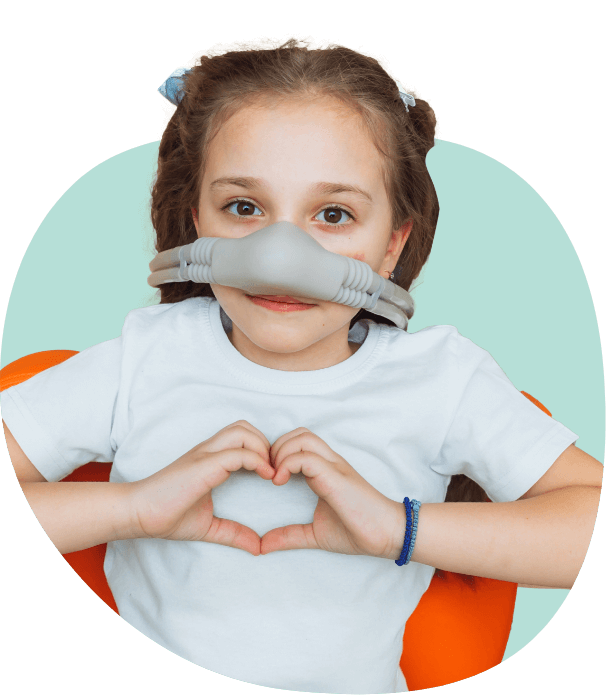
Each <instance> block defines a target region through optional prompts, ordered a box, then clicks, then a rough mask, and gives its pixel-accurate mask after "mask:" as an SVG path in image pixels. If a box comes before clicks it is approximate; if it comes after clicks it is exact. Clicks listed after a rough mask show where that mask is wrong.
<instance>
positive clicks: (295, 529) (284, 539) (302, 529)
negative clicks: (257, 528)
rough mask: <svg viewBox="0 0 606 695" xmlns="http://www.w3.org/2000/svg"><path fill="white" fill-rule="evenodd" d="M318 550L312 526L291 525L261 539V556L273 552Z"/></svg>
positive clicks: (268, 533)
mask: <svg viewBox="0 0 606 695" xmlns="http://www.w3.org/2000/svg"><path fill="white" fill-rule="evenodd" d="M298 549H303V550H319V549H320V546H319V545H318V543H317V541H316V537H315V535H314V531H313V524H291V525H290V526H282V527H280V528H274V529H272V530H271V531H268V532H267V533H266V534H265V535H264V536H263V538H262V539H261V554H262V555H265V554H266V553H273V552H274V551H275V550H298Z"/></svg>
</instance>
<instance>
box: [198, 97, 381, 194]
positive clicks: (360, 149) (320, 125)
mask: <svg viewBox="0 0 606 695" xmlns="http://www.w3.org/2000/svg"><path fill="white" fill-rule="evenodd" d="M382 164H383V160H382V155H381V154H380V153H379V151H378V150H377V148H376V146H375V144H374V142H373V139H372V137H371V135H370V133H369V132H368V130H367V128H366V126H365V124H364V122H363V120H362V118H361V117H360V115H359V114H358V113H356V112H355V111H354V110H353V109H352V108H350V107H348V106H347V105H346V104H344V103H343V102H341V101H339V100H337V99H334V98H316V99H294V98H293V99H289V100H284V101H278V102H273V103H272V102H267V101H263V102H259V103H255V104H251V105H247V106H243V107H242V108H240V109H239V110H238V111H236V112H235V113H234V114H233V115H232V116H231V118H229V119H228V120H227V121H226V122H225V123H224V124H223V125H222V126H221V128H220V129H219V131H218V132H217V134H216V135H215V137H214V138H213V140H212V141H211V143H210V147H209V150H208V153H207V160H206V166H205V170H206V174H208V177H211V176H212V177H213V178H214V177H215V176H216V175H218V176H225V175H238V174H240V175H248V176H259V177H270V178H271V177H277V178H280V177H290V178H292V177H293V176H297V177H301V178H303V179H305V178H309V177H310V176H311V177H312V178H313V179H316V180H333V178H334V177H335V176H336V177H337V180H341V179H358V180H363V182H364V184H365V185H366V186H371V187H375V188H376V187H382V186H383V176H382ZM327 177H328V178H327ZM204 178H205V179H207V176H206V175H205V177H204ZM207 180H208V179H207Z"/></svg>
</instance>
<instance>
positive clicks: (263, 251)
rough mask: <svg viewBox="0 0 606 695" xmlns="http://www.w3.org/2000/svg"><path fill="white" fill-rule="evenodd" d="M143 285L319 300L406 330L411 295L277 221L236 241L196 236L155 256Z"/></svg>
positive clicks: (286, 223)
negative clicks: (191, 285) (195, 285)
mask: <svg viewBox="0 0 606 695" xmlns="http://www.w3.org/2000/svg"><path fill="white" fill-rule="evenodd" d="M149 268H150V270H151V271H152V273H151V275H150V276H149V277H148V278H147V282H148V284H149V285H151V286H152V287H158V286H159V285H162V284H163V283H165V282H187V281H188V280H191V281H192V282H208V283H210V284H216V285H225V286H227V287H235V288H237V289H240V290H244V291H245V292H246V293H248V294H251V295H257V294H265V295H288V296H292V297H300V298H305V299H321V300H325V301H329V302H337V303H338V304H345V305H346V306H350V307H352V308H355V309H366V310H367V311H370V312H372V313H374V314H377V315H379V316H383V317H384V318H386V319H389V320H390V321H393V323H395V324H396V326H398V328H402V329H404V330H406V328H407V326H408V320H409V319H410V318H411V317H412V315H413V312H414V302H413V299H412V297H411V296H410V294H408V292H407V291H406V290H404V289H402V288H401V287H399V286H398V285H396V284H394V283H393V282H390V281H389V280H386V279H385V278H383V277H381V276H380V275H379V274H377V273H375V272H374V271H373V270H372V268H371V267H370V266H369V265H368V264H367V263H364V262H363V261H358V260H356V259H354V258H348V257H347V256H341V255H339V254H338V253H332V252H331V251H327V250H326V249H325V248H323V247H322V246H321V245H320V244H319V243H318V242H317V241H315V239H313V238H312V237H311V236H310V235H309V234H307V233H306V232H304V231H303V230H302V229H300V228H299V227H297V226H296V225H294V224H291V223H290V222H276V223H275V224H271V225H269V226H268V227H263V228H262V229H259V230H258V231H256V232H253V233H252V234H248V235H247V236H245V237H241V238H239V239H225V238H223V237H201V238H199V239H196V241H194V242H193V243H191V244H186V245H185V246H177V247H176V248H174V249H170V250H168V251H162V252H161V253H159V254H158V255H157V256H156V257H155V258H154V259H153V260H152V262H151V263H150V264H149Z"/></svg>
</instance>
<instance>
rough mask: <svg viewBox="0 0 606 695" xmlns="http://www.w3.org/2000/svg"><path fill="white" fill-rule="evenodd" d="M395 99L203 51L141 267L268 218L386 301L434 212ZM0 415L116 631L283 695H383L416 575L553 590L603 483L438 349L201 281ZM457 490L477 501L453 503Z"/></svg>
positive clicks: (461, 359) (422, 250) (567, 440)
mask: <svg viewBox="0 0 606 695" xmlns="http://www.w3.org/2000/svg"><path fill="white" fill-rule="evenodd" d="M407 96H408V100H407V101H406V103H405V102H404V101H403V100H402V98H401V96H400V93H399V90H398V87H397V85H396V83H395V82H394V81H393V80H392V79H391V78H390V77H389V76H388V75H387V74H386V73H385V71H384V70H383V69H382V68H381V67H380V65H379V64H378V63H377V62H376V61H374V60H372V59H370V58H367V57H365V56H362V55H360V54H358V53H356V52H354V51H351V50H348V49H346V48H342V47H331V48H328V49H322V50H308V49H307V48H306V47H305V46H302V45H299V44H298V43H297V42H295V41H289V42H287V43H286V44H284V45H282V46H280V47H279V48H276V49H272V50H243V51H236V52H229V53H227V54H224V55H219V56H215V57H207V56H205V57H202V59H201V61H200V65H198V66H196V67H195V68H194V69H193V70H192V71H191V72H189V73H186V74H185V75H183V76H182V88H181V90H180V93H179V94H178V95H176V98H175V101H177V102H178V106H177V109H176V112H175V114H174V116H173V118H172V119H171V121H170V123H169V125H168V127H167V129H166V131H165V133H164V135H163V138H162V142H161V146H160V153H159V162H158V175H157V179H156V182H155V185H154V189H153V194H152V221H153V224H154V228H155V231H156V234H157V243H156V250H157V251H158V252H161V251H165V250H168V249H172V248H174V247H176V246H181V245H184V244H188V243H191V242H193V241H194V240H195V239H196V238H198V237H203V236H209V237H224V238H238V237H243V236H245V235H249V234H253V233H255V232H256V231H258V230H260V229H262V228H264V227H266V226H269V225H270V224H273V223H275V222H277V221H288V222H291V223H293V224H296V225H297V226H299V227H300V228H302V229H304V230H305V231H306V232H307V233H308V234H310V235H311V236H312V237H313V238H314V239H315V240H316V241H318V242H319V243H320V244H321V245H322V246H323V247H324V248H325V249H327V250H329V251H332V252H334V253H337V254H340V255H343V256H349V257H352V258H357V259H359V260H362V261H365V262H366V263H368V264H369V265H370V266H371V268H372V269H373V270H374V271H375V272H377V273H379V274H381V275H382V276H384V277H386V278H389V277H391V276H392V273H393V275H394V278H395V281H396V282H397V283H398V284H399V285H400V286H401V287H403V288H404V289H406V290H408V289H410V286H411V283H412V282H413V280H414V279H415V278H416V277H417V276H418V275H419V273H420V271H421V268H422V267H423V265H424V263H425V261H426V260H427V258H428V255H429V253H430V250H431V245H432V241H433V235H434V231H435V227H436V223H437V217H438V203H437V198H436V194H435V190H434V188H433V185H432V182H431V179H430V177H429V174H428V172H427V168H426V166H425V157H426V154H427V152H428V151H429V149H430V148H431V147H432V146H433V141H434V131H435V117H434V114H433V111H432V109H431V108H430V106H429V105H428V104H427V103H426V102H424V101H422V100H418V99H416V100H415V99H411V98H410V95H407ZM2 413H3V418H4V421H5V431H6V436H7V441H8V446H9V452H10V454H11V458H12V460H13V462H14V465H15V469H16V471H17V475H18V477H19V479H20V481H21V482H22V486H23V489H24V492H25V494H26V496H27V498H28V501H29V502H30V504H31V505H32V507H33V509H34V511H35V513H36V516H37V517H38V519H39V520H40V522H41V524H42V526H43V527H44V529H45V530H46V532H47V533H48V534H49V536H50V537H51V539H52V540H53V542H54V543H55V545H56V546H57V547H58V548H59V549H60V550H61V551H62V552H64V553H65V552H70V551H74V550H77V549H81V548H85V547H89V546H92V545H96V544H99V543H103V542H106V541H109V544H108V552H107V556H106V563H105V570H106V574H107V577H108V581H109V584H110V587H111V589H112V592H113V594H114V597H115V599H116V603H117V605H118V608H119V610H120V614H121V615H122V616H123V617H124V618H125V619H126V620H127V621H129V622H130V623H131V624H132V625H134V626H135V627H137V628H138V629H139V630H141V631H142V632H143V633H144V634H146V635H147V636H149V637H150V638H152V639H153V640H155V641H156V642H158V643H160V644H162V645H163V646H165V647H166V648H167V649H170V650H171V651H173V652H175V653H177V654H179V655H181V656H183V657H184V658H186V659H189V660H190V661H193V662H195V663H197V664H199V665H201V666H203V667H205V668H208V669H211V670H213V671H216V672H218V673H221V674H224V675H227V676H230V677H232V678H236V679H239V680H242V681H247V682H250V683H255V684H259V685H265V686H270V687H276V688H284V689H291V690H302V691H308V692H327V693H345V692H347V693H368V692H374V693H379V692H385V693H387V692H400V691H405V690H406V683H405V680H404V678H403V675H402V673H401V671H400V670H399V668H398V661H399V657H400V652H401V648H402V637H403V632H404V628H405V623H406V620H407V618H408V617H409V616H410V614H411V613H412V611H413V610H414V608H415V607H416V605H417V603H418V601H419V599H420V598H421V596H422V595H423V593H424V591H425V590H426V589H427V587H428V585H429V582H430V580H431V577H432V575H433V572H434V568H435V567H441V568H443V569H446V570H451V571H454V572H460V573H465V574H470V575H476V576H486V577H494V578H497V579H504V580H508V581H512V582H518V583H522V584H531V585H541V586H556V587H564V588H568V587H570V586H572V583H573V582H574V579H575V577H576V575H577V573H578V571H579V568H580V566H581V563H582V561H583V558H584V555H585V552H586V549H587V546H588V543H589V539H590V536H591V532H592V529H593V525H594V522H595V517H596V512H597V505H598V499H599V492H600V490H599V488H600V485H601V472H602V467H601V465H600V463H599V462H598V461H596V460H595V459H593V458H592V457H591V456H589V455H588V454H586V453H585V452H583V451H581V450H579V449H577V448H576V447H575V446H574V442H575V441H576V439H577V435H575V434H574V433H573V432H571V431H570V430H569V429H568V428H566V427H565V426H564V425H562V424H561V423H559V422H557V421H555V420H552V419H551V418H549V417H548V416H547V415H545V414H544V413H542V412H541V411H540V410H539V409H538V408H536V407H535V406H534V405H533V404H531V403H530V402H528V401H527V400H526V398H525V397H524V396H522V395H521V394H520V393H519V392H518V391H517V389H516V388H515V387H514V386H513V385H512V384H511V382H510V381H509V380H508V379H507V377H506V376H505V374H504V373H503V372H502V370H501V369H500V368H499V367H498V365H497V364H496V363H495V362H494V360H493V359H492V357H491V356H490V355H489V353H487V352H486V351H485V350H482V349H481V348H479V347H477V346H476V345H474V344H473V343H472V342H471V341H469V340H468V339H466V338H464V337H463V336H461V335H460V334H459V333H458V332H457V330H456V329H455V328H454V327H452V326H431V327H429V328H425V329H423V330H420V331H418V332H416V333H408V332H406V331H403V330H401V329H398V328H396V327H394V326H393V325H391V324H390V323H389V322H388V321H386V320H384V319H382V318H381V317H378V316H376V315H374V314H368V313H364V312H362V313H359V312H357V310H355V309H352V308H350V307H348V306H345V305H342V304H337V303H331V302H327V301H323V300H310V299H309V298H307V297H290V296H288V297H287V296H282V297H280V296H275V295H268V296H259V295H251V294H247V293H246V292H244V291H242V290H238V289H235V288H231V287H225V286H220V285H216V284H212V285H210V286H209V285H204V284H199V283H193V282H174V283H167V284H163V285H162V286H161V288H160V304H158V305H156V306H151V307H146V308H142V309H136V310H134V311H131V312H130V313H129V314H128V316H127V318H126V321H125V324H124V328H123V331H122V335H121V337H120V338H116V339H114V340H110V341H107V342H104V343H101V344H99V345H96V346H93V347H92V348H89V349H88V350H85V351H83V352H81V353H79V354H78V355H76V356H74V357H72V358H71V359H70V360H68V361H66V362H64V363H62V364H60V365H58V366H57V367H53V368H51V369H49V370H47V371H45V372H42V373H41V374H39V375H37V376H35V377H33V378H32V379H30V380H29V381H27V382H25V383H23V384H21V385H19V386H16V387H13V388H11V389H8V390H7V391H5V392H3V394H2ZM91 460H97V461H113V466H112V477H111V482H110V483H107V484H102V483H61V484H60V485H59V484H56V483H55V482H53V481H58V480H60V479H61V478H63V477H65V476H66V475H67V474H68V473H69V472H71V471H72V470H74V469H75V468H77V467H78V466H80V465H83V464H85V463H87V462H89V461H91ZM462 475H465V476H467V478H465V479H463V478H457V480H459V481H463V484H464V486H465V489H462V488H461V489H459V490H458V491H457V490H453V488H452V487H451V488H449V483H451V481H452V480H453V478H454V476H462ZM478 484H479V485H480V486H481V487H479V486H478ZM474 486H475V487H474ZM482 490H485V491H486V493H487V494H488V496H489V497H490V499H492V500H493V502H495V504H486V505H475V504H471V503H469V502H470V501H471V500H476V499H481V498H482V495H483V492H482ZM405 496H407V497H408V498H410V499H412V498H414V499H416V500H418V501H420V502H422V506H421V507H420V508H419V509H418V510H416V513H415V514H414V518H413V517H412V512H411V510H410V508H409V506H408V505H406V506H405V505H403V504H402V500H403V499H404V497H405ZM454 499H457V500H467V503H460V502H459V503H456V504H453V503H452V502H451V500H454ZM445 500H449V501H447V502H445ZM413 511H414V510H413ZM411 520H413V521H414V522H415V524H416V535H415V536H414V544H413V531H412V524H411ZM301 551H303V552H301ZM405 551H407V552H405ZM402 556H403V559H404V560H406V559H408V561H409V564H407V565H406V566H405V567H401V566H399V565H398V564H396V562H394V561H398V560H399V559H400V558H401V557H402ZM407 556H408V557H407Z"/></svg>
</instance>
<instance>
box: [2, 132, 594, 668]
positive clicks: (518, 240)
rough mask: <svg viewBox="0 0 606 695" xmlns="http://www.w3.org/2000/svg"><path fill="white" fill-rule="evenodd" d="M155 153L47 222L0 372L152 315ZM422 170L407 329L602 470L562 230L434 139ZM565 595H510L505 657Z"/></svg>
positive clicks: (588, 355) (583, 312)
mask: <svg viewBox="0 0 606 695" xmlns="http://www.w3.org/2000/svg"><path fill="white" fill-rule="evenodd" d="M158 145H159V143H157V142H153V143H149V144H147V145H142V146H141V147H136V148H134V149H132V150H128V151H127V152H124V153H122V154H120V155H117V156H115V157H112V158H111V159H109V160H107V161H106V162H103V163H102V164H100V165H99V166H97V167H95V168H94V169H93V170H92V171H90V172H88V173H87V174H86V175H85V176H83V177H82V178H81V179H80V180H79V181H77V182H76V183H75V184H74V185H73V186H72V187H71V188H70V189H69V190H68V191H67V192H66V193H65V194H64V195H63V196H62V198H61V199H60V200H59V201H58V202H57V203H56V205H55V206H54V207H53V209H52V210H51V211H50V212H49V213H48V215H47V217H46V218H45V220H44V222H43V223H42V225H41V226H40V229H39V230H38V231H37V233H36V234H35V236H34V238H33V239H32V242H31V243H30V245H29V247H28V249H27V252H26V254H25V256H24V258H23V261H22V263H21V267H20V268H19V272H18V274H17V277H16V280H15V284H14V287H13V291H12V294H11V298H10V302H9V306H8V311H7V317H6V324H5V327H4V335H3V339H2V353H1V365H2V366H4V365H6V364H8V363H10V362H12V361H13V360H15V359H17V358H19V357H21V356H23V355H26V354H29V353H32V352H37V351H39V350H52V349H71V350H83V349H85V348H87V347H90V346H91V345H94V344H96V343H100V342H102V341H104V340H109V339H111V338H114V337H116V336H118V335H120V333H121V330H122V324H123V321H124V318H125V316H126V314H127V313H128V312H129V311H130V310H131V309H135V308H137V307H142V306H147V305H150V304H156V303H158V301H159V296H156V290H154V289H152V288H150V287H149V286H148V285H147V282H146V279H147V276H148V274H149V268H148V263H149V261H150V260H151V259H152V257H153V256H154V250H153V229H152V226H151V222H150V219H149V201H150V191H151V185H152V179H153V176H154V175H155V167H156V161H157V153H158ZM428 165H429V169H430V172H431V176H432V178H433V181H434V183H435V186H436V189H437V191H438V197H439V200H440V208H441V212H440V221H439V224H438V229H437V231H436V238H435V243H434V247H433V251H432V254H431V256H430V259H429V261H428V263H427V265H426V266H425V268H424V269H423V272H422V274H421V276H420V278H418V279H417V281H416V282H415V283H414V285H413V290H412V295H413V297H414V298H415V301H416V304H417V311H416V314H415V316H414V317H413V319H412V321H411V324H410V328H409V330H410V331H411V332H415V331H418V330H420V329H421V328H424V327H425V326H428V325H435V324H451V325H455V326H457V328H458V329H459V331H460V332H461V334H463V335H465V336H467V337H468V338H470V339H471V340H473V341H474V342H475V343H477V344H478V345H480V346H481V347H483V348H485V349H487V350H488V351H489V352H490V353H491V354H492V356H493V357H494V358H495V359H496V361H497V362H498V363H499V365H500V366H501V367H502V368H503V370H504V371H505V372H506V374H507V376H508V377H509V379H510V380H511V381H512V382H513V383H514V384H515V386H516V387H517V388H518V389H520V390H524V391H527V392H528V393H531V394H532V395H533V396H535V397H536V398H538V399H539V400H540V401H541V402H543V403H544V404H545V405H546V406H547V407H548V408H549V409H550V410H551V412H552V413H553V416H554V417H555V418H556V419H557V420H560V421H561V422H563V423H564V424H565V425H566V426H567V427H569V428H570V429H571V430H573V431H574V432H576V433H577V434H578V435H579V440H578V442H577V445H578V446H579V447H580V448H582V449H583V450H585V451H587V452H588V453H589V454H591V455H592V456H594V457H595V458H597V459H599V460H600V461H603V460H604V373H603V366H602V353H601V348H600V340H599V334H598V325H597V321H596V316H595V312H594V308H593V303H592V300H591V295H590V292H589V288H588V286H587V282H586V280H585V275H584V273H583V270H582V267H581V264H580V262H579V259H578V258H577V255H576V253H575V251H574V248H573V246H572V244H571V242H570V240H569V239H568V236H567V235H566V232H565V231H564V229H563V228H562V226H561V225H560V223H559V222H558V220H557V219H556V217H555V216H554V214H553V213H552V212H551V210H550V209H549V207H548V206H547V205H546V204H545V202H544V201H543V200H542V199H541V198H540V197H539V195H538V194H537V193H536V192H535V191H534V190H533V189H532V188H531V187H530V186H529V185H528V184H527V183H526V182H525V181H523V180H522V179H521V178H520V177H519V176H517V175H516V174H515V173H514V172H512V171H511V170H510V169H508V168H507V167H505V166H503V165H502V164H500V163H499V162H497V161H495V160H494V159H491V158H490V157H487V156H485V155H483V154H480V153H479V152H476V151H474V150H471V149H469V148H466V147H463V146H461V145H455V144H453V143H449V142H445V141H437V142H436V147H435V148H434V149H433V150H432V151H431V152H430V154H429V157H428ZM567 595H568V591H566V590H560V589H519V590H518V600H517V602H516V611H515V617H514V622H513V627H512V631H511V637H510V640H509V644H508V647H507V651H506V653H505V658H507V657H509V656H511V655H512V654H514V653H515V652H516V651H518V650H519V649H521V648H522V647H523V646H524V645H526V644H527V643H528V642H529V641H530V640H531V639H532V638H533V637H534V636H535V635H536V634H537V633H538V632H540V631H541V629H542V628H543V627H544V626H545V625H546V624H547V623H548V622H549V620H550V619H551V617H552V616H553V615H554V614H555V612H556V611H557V609H558V608H559V607H560V605H561V604H562V602H563V601H564V600H565V598H566V596H567Z"/></svg>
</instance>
